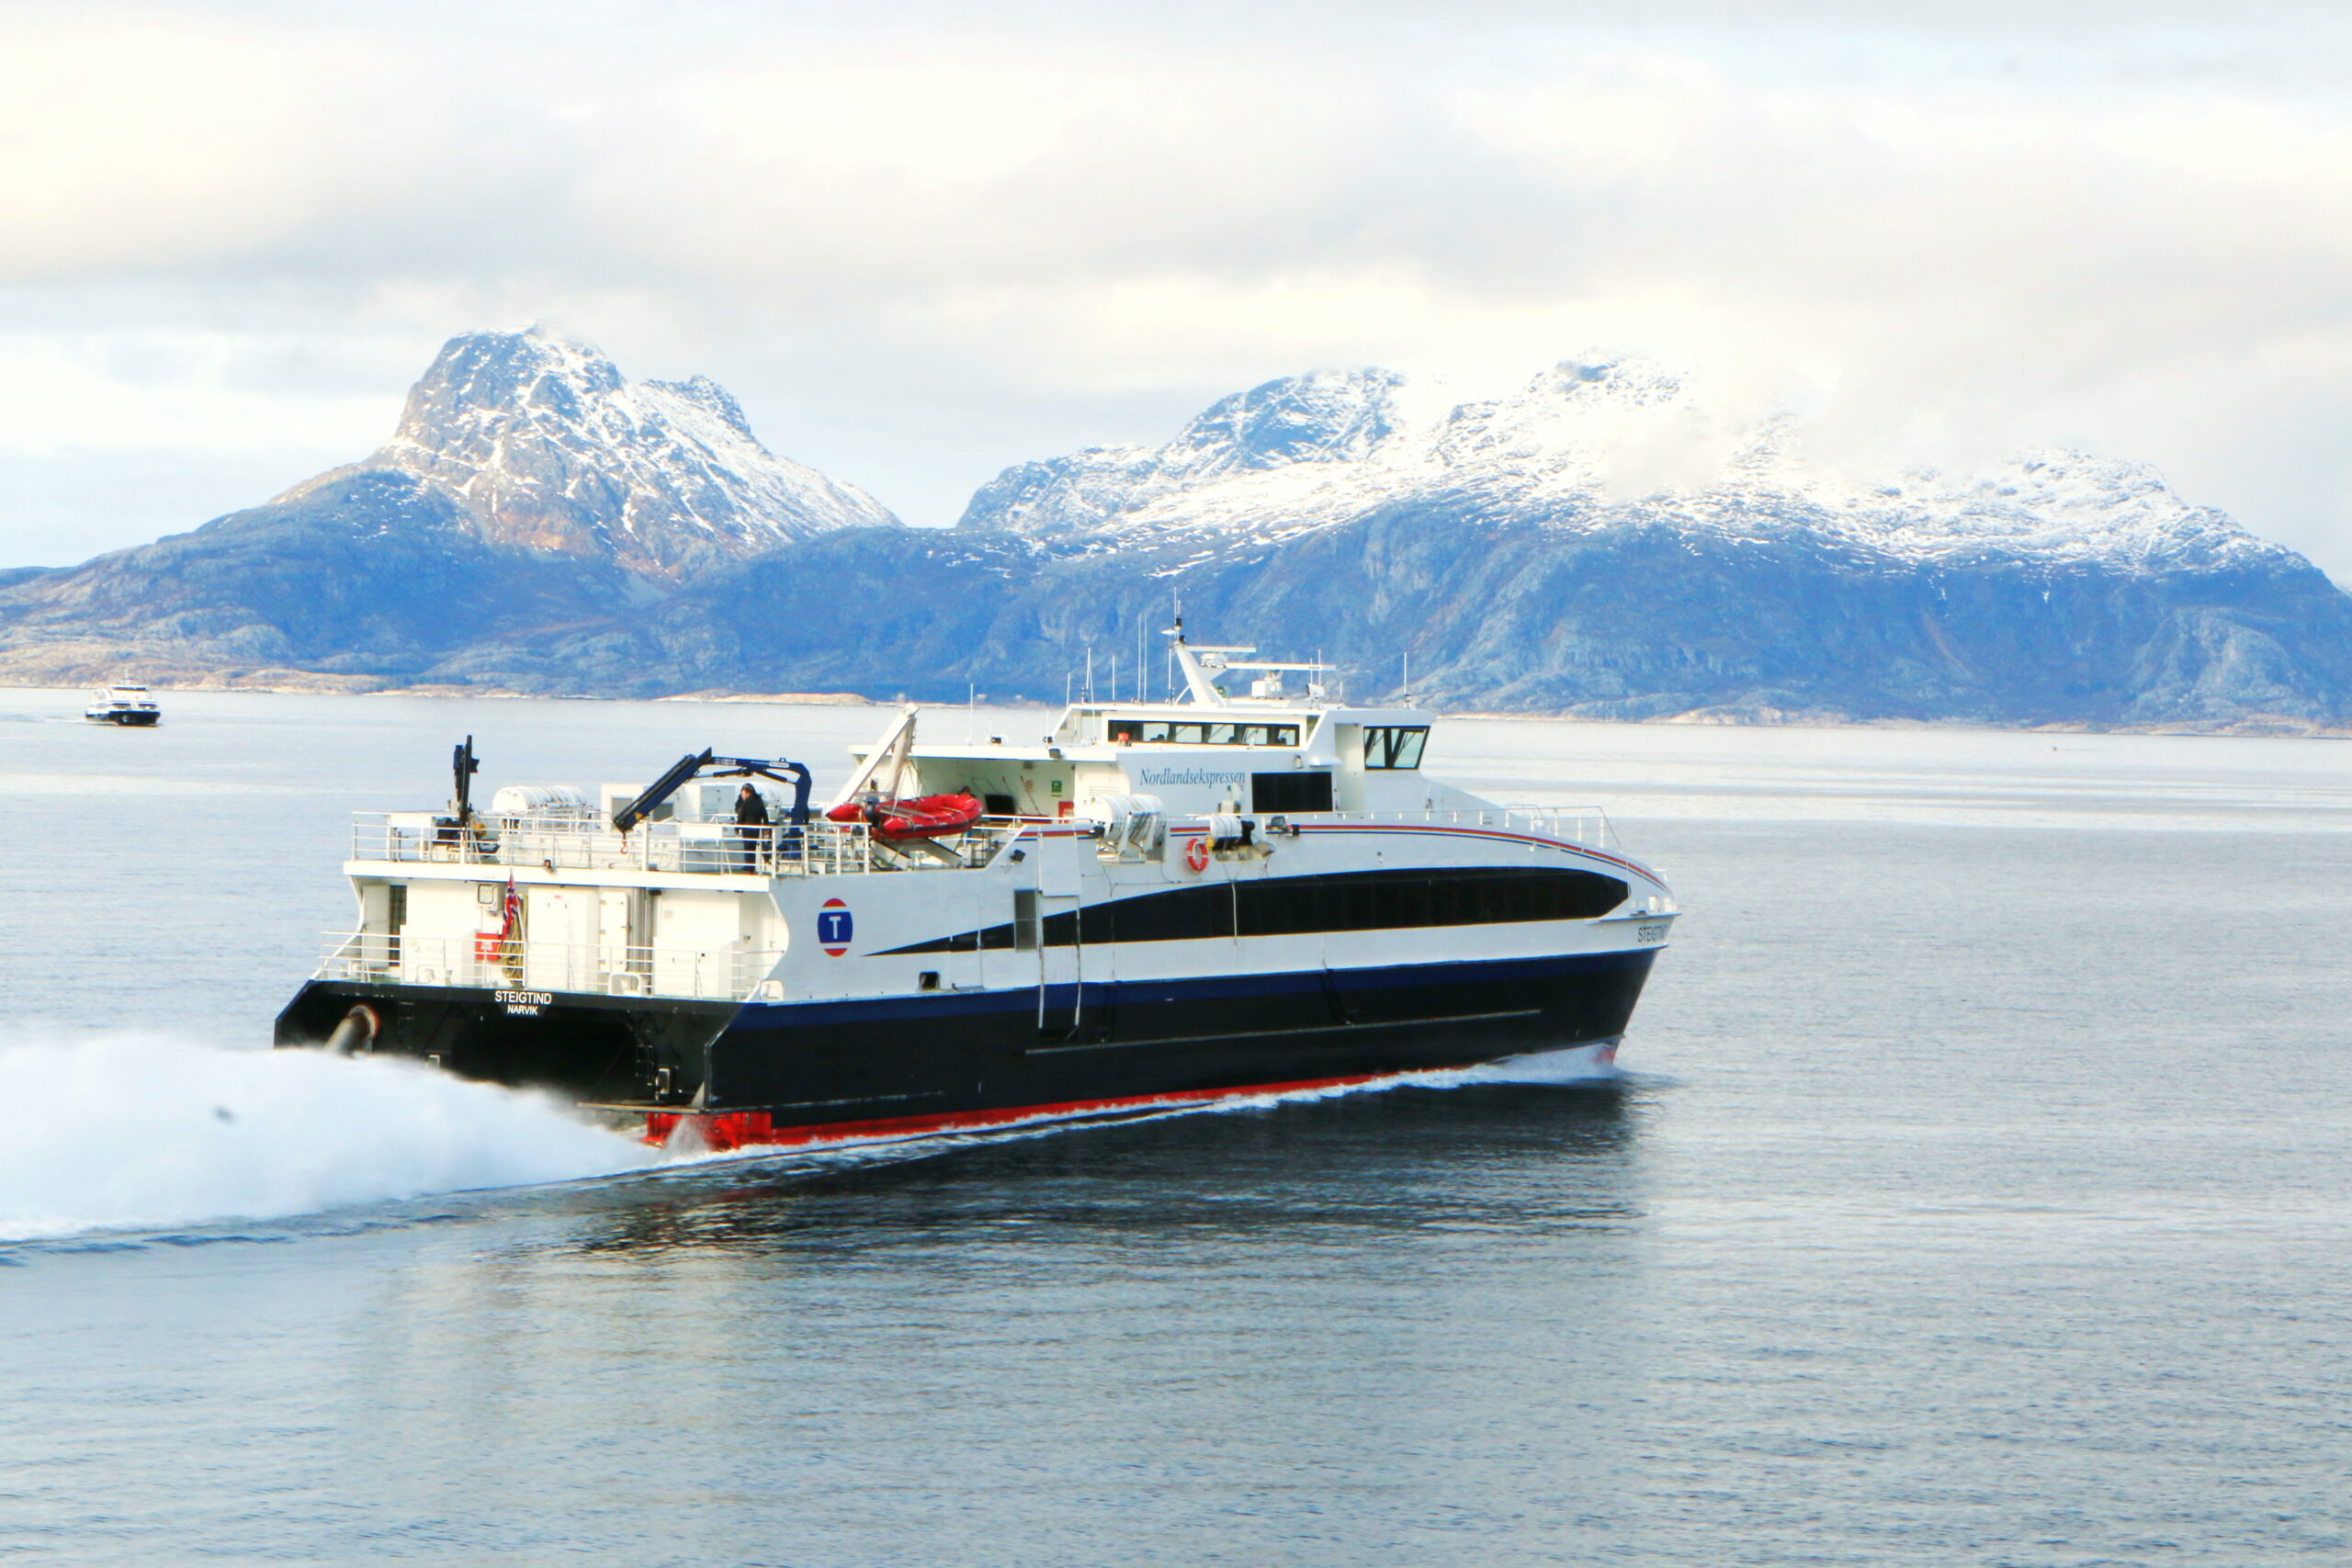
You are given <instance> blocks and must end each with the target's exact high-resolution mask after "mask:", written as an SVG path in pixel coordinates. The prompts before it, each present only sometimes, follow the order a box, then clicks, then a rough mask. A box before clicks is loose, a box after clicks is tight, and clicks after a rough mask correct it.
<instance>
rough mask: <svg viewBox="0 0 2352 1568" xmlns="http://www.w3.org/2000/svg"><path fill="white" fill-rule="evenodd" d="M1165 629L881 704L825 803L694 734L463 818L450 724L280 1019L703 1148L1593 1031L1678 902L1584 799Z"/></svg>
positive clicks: (1389, 1068)
mask: <svg viewBox="0 0 2352 1568" xmlns="http://www.w3.org/2000/svg"><path fill="white" fill-rule="evenodd" d="M1172 635H1173V638H1174V641H1173V654H1174V659H1175V662H1176V665H1177V667H1178V668H1179V669H1180V670H1181V671H1182V679H1183V690H1182V694H1180V696H1179V697H1178V699H1177V700H1175V701H1172V702H1165V703H1141V702H1138V703H1118V702H1090V701H1080V702H1078V703H1074V704H1072V705H1070V706H1069V708H1068V709H1067V710H1066V711H1065V712H1064V713H1063V714H1062V716H1061V718H1060V721H1059V722H1058V724H1057V726H1056V728H1055V729H1054V732H1053V733H1052V734H1051V735H1048V736H1046V737H1044V738H1043V739H1041V740H1040V741H1038V742H1037V743H1035V744H1030V745H1024V744H1020V743H1017V742H1012V743H1008V742H1006V741H1004V740H1003V739H1001V738H994V737H992V738H990V739H989V740H988V741H987V742H985V743H983V744H964V745H955V746H944V745H931V744H924V743H921V742H919V741H918V739H917V736H916V710H915V709H913V708H908V709H906V710H905V711H904V712H903V713H902V714H901V715H900V716H899V720H898V722H897V723H896V724H894V725H893V726H892V728H890V730H889V731H888V733H887V734H886V735H885V736H883V738H882V739H880V741H879V742H877V743H876V745H875V746H873V747H871V748H868V749H864V750H854V751H853V752H852V753H851V756H852V760H853V761H854V763H855V766H854V771H853V772H852V773H851V775H850V777H849V779H848V782H847V783H846V784H844V785H843V786H842V789H841V790H840V791H839V793H838V794H837V795H835V797H834V799H833V802H832V805H831V809H830V810H827V811H820V810H817V809H814V808H812V807H811V805H810V802H809V793H810V784H811V779H810V773H809V769H808V767H807V766H805V765H804V764H801V763H797V762H793V761H780V760H773V759H760V758H742V757H720V756H716V755H714V754H713V753H712V752H710V751H708V750H705V751H702V752H699V753H696V754H694V755H690V756H687V757H685V758H683V759H682V760H680V761H679V762H678V763H677V764H676V765H675V766H673V768H671V769H670V770H669V772H668V773H665V774H664V775H663V776H662V778H660V779H659V780H657V781H655V782H654V783H653V784H650V785H640V784H605V785H603V786H602V787H601V788H600V789H599V790H598V792H597V794H596V795H595V797H594V798H593V799H592V798H591V797H590V796H589V795H588V794H587V793H586V792H584V791H582V790H580V789H575V788H571V787H569V786H562V785H543V786H510V787H508V788H504V789H501V790H499V791H498V792H497V794H496V795H495V796H494V797H493V798H492V802H491V807H490V809H489V810H488V811H487V812H478V811H477V810H475V808H474V807H473V806H472V804H471V787H470V785H471V780H472V777H473V775H474V773H475V772H476V770H477V769H478V767H479V763H478V762H477V761H476V760H475V758H474V755H473V742H472V738H471V737H469V738H468V739H467V740H466V743H465V744H464V745H462V746H460V747H459V748H458V750H457V753H456V756H455V758H454V759H453V770H454V774H455V781H456V787H455V789H454V791H453V796H452V801H451V804H450V806H449V807H448V808H447V809H446V810H442V811H412V812H392V813H389V814H383V815H368V816H362V817H361V818H359V819H358V822H357V824H356V827H355V829H354V840H353V848H352V854H351V859H350V861H349V863H347V864H346V865H345V868H344V869H345V873H346V874H348V875H349V877H350V879H351V883H352V886H353V888H354V890H355V892H356V895H357V922H358V923H357V929H356V930H353V931H344V932H336V933H334V934H332V935H331V936H330V937H329V938H328V942H327V949H326V953H325V956H324V959H323V961H322V964H321V965H320V967H319V968H318V970H317V972H316V974H315V975H314V976H313V977H312V978H311V980H310V982H309V983H308V984H306V985H305V986H304V987H302V988H301V990H300V993H299V994H298V995H297V996H296V997H295V998H294V999H293V1000H292V1001H291V1002H290V1003H289V1004H288V1006H287V1008H286V1009H285V1010H284V1012H283V1013H282V1014H281V1015H280V1016H279V1018H278V1020H277V1043H278V1044H279V1045H281V1046H287V1047H324V1048H328V1049H332V1050H335V1051H340V1052H361V1051H367V1052H389V1053H396V1054H399V1055H403V1056H409V1057H418V1058H423V1059H424V1060H425V1061H428V1062H431V1063H434V1064H435V1065H437V1066H440V1067H442V1068H444V1069H447V1071H449V1072H452V1073H455V1074H458V1075H460V1076H462V1077H469V1078H476V1079H487V1080H491V1081H494V1082H498V1083H503V1084H509V1085H516V1086H536V1087H540V1088H545V1089H552V1090H555V1091H557V1092H559V1093H560V1094H563V1095H566V1096H568V1097H570V1098H571V1099H572V1100H575V1101H577V1102H578V1103H580V1104H582V1105H583V1106H586V1107H590V1108H592V1109H593V1110H594V1111H597V1112H598V1113H600V1114H602V1115H604V1116H606V1117H608V1118H611V1119H613V1120H615V1121H616V1122H625V1123H626V1124H628V1126H630V1127H631V1128H632V1129H633V1130H635V1131H638V1132H639V1133H640V1134H641V1135H642V1136H644V1137H645V1138H647V1139H648V1140H649V1141H655V1142H671V1143H673V1144H674V1143H679V1142H685V1143H689V1144H695V1145H700V1146H703V1147H707V1148H710V1149H714V1150H723V1149H729V1148H736V1147H741V1146H747V1145H786V1146H789V1145H809V1144H821V1143H831V1142H839V1141H850V1140H867V1139H876V1138H891V1137H899V1136H907V1135H921V1134H929V1133H934V1132H938V1131H943V1130H949V1129H967V1128H983V1127H1001V1126H1008V1125H1013V1124H1019V1123H1023V1122H1039V1121H1047V1120H1058V1119H1075V1118H1101V1117H1117V1116H1122V1115H1132V1114H1136V1113H1146V1112H1151V1111H1158V1110H1161V1109H1166V1108H1170V1107H1177V1106H1182V1105H1185V1104H1188V1103H1195V1102H1200V1101H1204V1100H1217V1099H1222V1098H1226V1097H1231V1096H1239V1095H1250V1094H1258V1093H1264V1092H1268V1091H1280V1090H1289V1089H1306V1088H1313V1087H1319V1086H1339V1085H1347V1084H1356V1083H1363V1082H1366V1081H1370V1080H1374V1079H1377V1078H1381V1077H1388V1076H1393V1075H1397V1074H1403V1073H1409V1072H1414V1071H1417V1070H1422V1069H1431V1068H1447V1067H1460V1066H1471V1065H1476V1064H1480V1063H1487V1062H1492V1061H1496V1060H1498V1059H1501V1058H1507V1057H1513V1056H1519V1055H1529V1054H1535V1053H1547V1054H1548V1053H1564V1052H1565V1053H1575V1054H1579V1055H1581V1056H1583V1057H1584V1058H1586V1059H1588V1060H1589V1061H1590V1062H1591V1063H1593V1064H1595V1065H1596V1066H1598V1065H1602V1064H1606V1063H1608V1062H1609V1061H1611V1059H1612V1058H1613V1055H1614V1053H1615V1050H1616V1047H1617V1044H1618V1042H1619V1040H1620V1038H1621V1036H1622V1035H1623V1032H1624V1031H1625V1027H1626V1022H1627V1020H1628V1019H1629V1018H1630V1017H1631V1015H1632V1013H1633V1010H1634V1002H1635V1000H1636V998H1638V997H1639V996H1640V994H1641V990H1642V986H1643V982H1644V980H1645V978H1646V976H1648V974H1649V971H1650V967H1651V964H1652V963H1653V961H1654V960H1655V959H1656V958H1657V954H1658V953H1659V951H1660V950H1661V949H1662V948H1663V947H1664V946H1665V945H1666V942H1667V941H1668V934H1669V932H1670V931H1671V930H1672V927H1673V924H1674V921H1675V919H1676V915H1677V906H1676V904H1675V902H1674V898H1673V895H1672V894H1671V893H1670V892H1669V891H1668V887H1667V885H1666V883H1665V881H1664V880H1663V879H1662V878H1661V877H1660V876H1659V874H1657V872H1656V871H1655V870H1653V869H1651V868H1650V867H1648V866H1646V865H1644V864H1643V863H1640V862H1638V861H1635V860H1633V859H1631V858H1629V857H1627V856H1626V855H1625V854H1623V853H1622V852H1619V851H1618V849H1617V848H1616V847H1615V845H1614V844H1613V842H1612V841H1611V834H1610V830H1609V826H1608V820H1607V818H1606V817H1605V816H1604V815H1603V814H1602V813H1601V812H1600V810H1598V809H1592V808H1573V809H1558V808H1548V807H1505V806H1499V805H1496V804H1493V803H1491V802H1488V801H1486V800H1482V799H1480V798H1478V797H1477V796H1475V795H1470V794H1468V793H1466V792H1465V791H1463V790H1461V789H1458V788H1455V787H1453V785H1450V784H1443V783H1441V782H1439V781H1437V780H1435V779H1432V778H1430V776H1428V774H1427V773H1424V772H1423V769H1422V763H1423V761H1424V752H1425V750H1426V745H1427V742H1428V739H1429V736H1430V728H1431V716H1430V714H1429V713H1427V712H1424V711H1421V710H1419V709H1417V708H1413V707H1408V706H1400V707H1363V706H1353V705H1347V704H1344V703H1340V702H1337V701H1333V700H1329V699H1328V698H1327V697H1326V695H1325V694H1324V692H1323V690H1322V688H1321V687H1320V686H1318V685H1316V684H1314V683H1313V681H1312V677H1313V676H1314V675H1315V674H1317V672H1319V671H1321V670H1322V668H1323V667H1322V666H1318V665H1303V664H1290V663H1274V662H1261V661H1253V660H1247V659H1245V658H1244V657H1242V656H1244V655H1247V654H1250V653H1251V652H1253V651H1254V650H1253V649H1246V648H1221V647H1199V646H1193V645H1192V644H1189V643H1187V642H1185V641H1184V639H1183V636H1182V628H1181V626H1179V628H1177V630H1176V631H1175V632H1174V633H1173V634H1172ZM1294 676H1304V677H1306V678H1307V680H1306V690H1305V691H1304V692H1293V691H1291V690H1290V689H1289V682H1290V680H1291V678H1292V677H1294ZM1228 686H1246V689H1243V690H1237V691H1228V690H1227V687H1228ZM958 799H962V800H964V801H965V802H966V805H967V808H966V809H961V810H958V809H956V808H955V807H954V806H953V805H952V804H951V805H943V804H941V803H942V802H949V803H953V802H955V801H957V800H958ZM909 803H914V804H912V805H910V804H909ZM747 804H748V805H749V806H750V809H748V810H746V809H744V807H746V805H747ZM916 806H920V807H921V809H917V808H916ZM943 814H944V817H945V818H954V819H957V821H959V822H960V825H952V824H951V826H950V827H948V828H946V829H941V828H939V827H938V826H937V821H938V820H939V819H940V818H942V816H943ZM762 818H764V820H762Z"/></svg>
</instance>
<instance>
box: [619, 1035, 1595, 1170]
mask: <svg viewBox="0 0 2352 1568" xmlns="http://www.w3.org/2000/svg"><path fill="white" fill-rule="evenodd" d="M1616 1055H1617V1051H1616V1046H1615V1044H1614V1043H1608V1044H1604V1045H1602V1046H1600V1048H1599V1050H1598V1052H1597V1054H1596V1055H1595V1056H1594V1060H1595V1061H1596V1062H1597V1063H1598V1064H1600V1065H1601V1066H1607V1065H1609V1064H1610V1063H1611V1062H1613V1061H1614V1060H1615V1059H1616ZM1411 1076H1412V1075H1410V1074H1408V1073H1350V1074H1346V1075H1343V1076H1341V1077H1327V1078H1299V1079H1296V1080H1295V1081H1292V1082H1288V1083H1261V1084H1245V1085H1241V1086H1239V1087H1237V1088H1233V1089H1175V1090H1171V1091H1170V1092H1168V1093H1164V1094H1139V1095H1132V1096H1127V1097H1125V1098H1120V1099H1113V1100H1064V1101H1062V1102H1060V1103H1058V1104H1051V1105H1014V1106H1006V1107H1003V1108H1001V1109H999V1110H993V1111H950V1112H947V1113H945V1114H942V1115H937V1116H893V1117H884V1118H880V1119H878V1120H875V1121H869V1122H821V1123H817V1124H813V1125H799V1126H795V1125H793V1124H792V1123H790V1122H781V1123H780V1122H778V1121H777V1120H776V1118H775V1114H774V1113H773V1112H771V1111H649V1112H647V1114H646V1118H645V1133H644V1141H645V1142H646V1143H649V1144H653V1145H662V1146H667V1145H671V1144H672V1143H673V1142H686V1141H690V1140H691V1141H693V1142H695V1143H698V1144H699V1145H700V1146H701V1147H702V1148H704V1149H707V1150H708V1151H709V1152H711V1153H712V1154H728V1153H730V1152H732V1151H734V1150H737V1149H747V1148H782V1149H796V1148H822V1147H824V1146H826V1145H832V1144H857V1143H873V1142H878V1141H883V1140H888V1139H895V1138H920V1137H923V1136H926V1135H928V1134H937V1133H978V1132H988V1131H990V1130H995V1129H1001V1128H1006V1127H1018V1126H1022V1125H1023V1124H1025V1123H1030V1122H1067V1121H1076V1120H1083V1119H1088V1118H1093V1117H1117V1116H1122V1115H1132V1114H1135V1113H1137V1112H1143V1111H1157V1110H1178V1109H1182V1108H1183V1107H1186V1106H1199V1105H1212V1104H1215V1103H1216V1102H1217V1101H1218V1100H1247V1099H1250V1097H1252V1096H1255V1095H1261V1094H1298V1093H1304V1092H1308V1091H1312V1090H1315V1089H1352V1088H1355V1087H1356V1086H1358V1085H1362V1084H1368V1083H1376V1082H1379V1081H1381V1080H1382V1079H1385V1078H1400V1077H1411Z"/></svg>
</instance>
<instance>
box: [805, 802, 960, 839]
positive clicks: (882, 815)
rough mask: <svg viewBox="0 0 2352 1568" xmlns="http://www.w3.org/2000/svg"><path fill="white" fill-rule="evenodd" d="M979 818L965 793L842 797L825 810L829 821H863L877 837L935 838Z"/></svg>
mask: <svg viewBox="0 0 2352 1568" xmlns="http://www.w3.org/2000/svg"><path fill="white" fill-rule="evenodd" d="M979 819H980V803H979V802H978V800H977V799H975V798H974V797H973V796H971V795H923V796H922V797H921V798H919V799H916V800H875V801H871V802H866V801H856V800H845V801H842V803H841V804H840V805H839V806H836V807H833V808H832V809H831V811H828V812H826V813H825V820H827V821H828V822H864V823H865V824H867V825H868V826H870V827H871V828H872V829H874V836H875V837H876V838H877V839H881V840H886V841H887V840H891V839H936V838H938V837H940V836H941V835H942V834H944V833H960V832H962V831H963V830H964V829H967V828H968V827H970V826H971V825H972V824H973V823H975V822H977V821H978V820H979Z"/></svg>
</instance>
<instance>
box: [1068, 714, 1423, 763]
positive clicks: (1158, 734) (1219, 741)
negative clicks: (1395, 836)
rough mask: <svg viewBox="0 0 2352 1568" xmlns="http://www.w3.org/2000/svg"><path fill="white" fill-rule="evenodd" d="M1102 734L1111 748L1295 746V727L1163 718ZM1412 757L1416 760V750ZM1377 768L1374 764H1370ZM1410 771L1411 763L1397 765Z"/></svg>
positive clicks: (1134, 721)
mask: <svg viewBox="0 0 2352 1568" xmlns="http://www.w3.org/2000/svg"><path fill="white" fill-rule="evenodd" d="M1103 733H1104V734H1105V735H1106V736H1108V737H1109V739H1110V741H1111V744H1113V745H1114V746H1132V745H1136V744H1138V743H1140V744H1142V745H1146V746H1152V745H1160V746H1295V745H1297V744H1298V726H1296V725H1295V724H1238V723H1234V724H1209V723H1205V722H1204V723H1200V724H1180V723H1175V722H1172V721H1170V720H1168V719H1164V718H1114V719H1107V720H1105V721H1104V726H1103ZM1414 755H1415V756H1416V757H1419V751H1418V750H1417V751H1416V752H1415V753H1414ZM1374 765H1377V764H1374ZM1397 766H1399V767H1410V766H1412V764H1411V763H1398V764H1397Z"/></svg>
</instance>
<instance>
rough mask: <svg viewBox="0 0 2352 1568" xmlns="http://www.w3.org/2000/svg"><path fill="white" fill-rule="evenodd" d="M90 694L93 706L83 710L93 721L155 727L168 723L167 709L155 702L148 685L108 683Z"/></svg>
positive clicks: (93, 722)
mask: <svg viewBox="0 0 2352 1568" xmlns="http://www.w3.org/2000/svg"><path fill="white" fill-rule="evenodd" d="M90 696H91V702H90V705H89V706H88V707H86V708H84V709H83V710H82V716H83V717H84V718H86V719H88V720H89V721H90V722H91V723H92V724H111V725H116V726H119V727H120V728H126V729H153V728H155V726H157V725H159V724H161V723H163V722H164V710H163V709H162V708H159V707H157V706H156V705H155V699H154V698H153V697H152V696H150V695H149V694H148V693H147V688H146V687H144V686H108V687H107V689H106V690H105V691H103V692H93V693H91V694H90Z"/></svg>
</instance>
